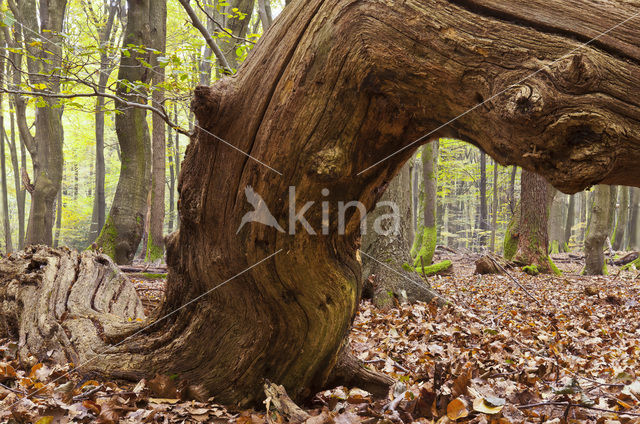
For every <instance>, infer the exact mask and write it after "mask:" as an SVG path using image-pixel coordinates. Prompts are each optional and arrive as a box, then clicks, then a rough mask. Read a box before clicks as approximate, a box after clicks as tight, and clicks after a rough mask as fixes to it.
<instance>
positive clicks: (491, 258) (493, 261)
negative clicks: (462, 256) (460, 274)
mask: <svg viewBox="0 0 640 424" xmlns="http://www.w3.org/2000/svg"><path fill="white" fill-rule="evenodd" d="M497 264H500V265H501V266H502V268H500V267H499V266H498V265H497ZM513 266H514V264H513V263H512V262H509V261H507V260H505V259H504V258H502V257H500V256H497V255H494V254H493V253H489V254H487V255H484V256H482V257H481V258H480V259H478V260H477V261H476V271H475V273H476V274H504V271H503V269H506V268H513Z"/></svg>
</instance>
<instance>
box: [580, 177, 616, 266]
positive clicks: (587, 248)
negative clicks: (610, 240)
mask: <svg viewBox="0 0 640 424" xmlns="http://www.w3.org/2000/svg"><path fill="white" fill-rule="evenodd" d="M615 198H616V187H615V186H611V187H609V186H605V185H597V186H596V187H595V189H594V193H593V200H592V205H591V211H592V212H591V222H590V224H589V228H588V231H587V236H586V239H585V241H584V253H585V268H584V274H586V275H602V274H604V273H606V264H605V259H604V251H603V250H604V243H605V241H606V239H607V237H609V234H610V232H611V227H612V225H613V217H614V213H615V209H614V207H615V203H614V202H615Z"/></svg>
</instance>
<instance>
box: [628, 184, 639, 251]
mask: <svg viewBox="0 0 640 424" xmlns="http://www.w3.org/2000/svg"><path fill="white" fill-rule="evenodd" d="M630 190H631V192H630V196H629V210H630V214H631V217H630V218H629V227H628V228H627V234H628V236H627V240H628V243H629V249H633V250H638V249H639V248H640V243H638V230H639V229H638V216H639V215H640V213H639V212H640V208H639V207H638V203H640V189H639V188H637V187H632V188H631V189H630Z"/></svg>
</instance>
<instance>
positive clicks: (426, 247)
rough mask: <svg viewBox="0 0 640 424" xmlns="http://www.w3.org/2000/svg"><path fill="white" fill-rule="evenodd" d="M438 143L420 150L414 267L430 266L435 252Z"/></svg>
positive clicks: (432, 143)
mask: <svg viewBox="0 0 640 424" xmlns="http://www.w3.org/2000/svg"><path fill="white" fill-rule="evenodd" d="M439 146H440V141H439V140H438V139H435V140H434V141H432V142H430V143H429V144H427V145H425V146H424V147H423V148H422V185H423V187H424V192H423V193H421V194H422V202H421V203H422V211H423V216H422V222H421V225H418V237H416V240H415V241H414V248H413V249H412V250H413V251H414V252H415V258H414V261H413V266H414V267H416V268H417V267H422V265H423V264H424V265H425V266H426V265H431V261H432V259H433V254H434V253H435V251H436V241H437V236H438V228H437V225H436V211H437V203H438V196H437V194H438V149H439Z"/></svg>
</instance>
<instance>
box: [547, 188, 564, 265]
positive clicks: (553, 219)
mask: <svg viewBox="0 0 640 424" xmlns="http://www.w3.org/2000/svg"><path fill="white" fill-rule="evenodd" d="M552 190H553V191H554V198H553V202H551V211H550V212H549V222H548V225H547V229H548V234H549V246H550V253H559V252H560V250H561V249H562V244H563V240H564V228H563V226H562V224H563V222H562V221H563V218H564V214H563V207H564V196H562V195H560V194H559V193H557V192H556V190H555V189H553V188H552Z"/></svg>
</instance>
